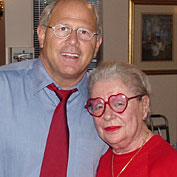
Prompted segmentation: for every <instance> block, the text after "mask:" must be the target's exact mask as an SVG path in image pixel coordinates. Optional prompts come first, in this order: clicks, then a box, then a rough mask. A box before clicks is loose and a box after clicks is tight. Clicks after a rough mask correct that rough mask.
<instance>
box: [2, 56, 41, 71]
mask: <svg viewBox="0 0 177 177" xmlns="http://www.w3.org/2000/svg"><path fill="white" fill-rule="evenodd" d="M37 60H38V59H30V60H26V61H22V62H16V63H11V64H7V65H3V66H0V72H8V71H14V72H15V71H20V70H28V69H30V68H31V67H32V66H33V64H34V63H35V62H36V61H37Z"/></svg>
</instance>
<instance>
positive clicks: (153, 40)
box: [129, 0, 177, 75]
mask: <svg viewBox="0 0 177 177" xmlns="http://www.w3.org/2000/svg"><path fill="white" fill-rule="evenodd" d="M175 8H177V0H129V63H131V64H135V65H137V67H138V68H139V69H141V70H142V71H144V72H145V73H146V74H150V75H155V74H177V14H176V13H175ZM175 50H176V51H175Z"/></svg>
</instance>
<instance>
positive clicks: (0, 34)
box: [0, 8, 5, 65]
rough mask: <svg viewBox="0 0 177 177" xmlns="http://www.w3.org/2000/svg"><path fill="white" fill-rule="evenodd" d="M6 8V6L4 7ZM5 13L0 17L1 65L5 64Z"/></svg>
mask: <svg viewBox="0 0 177 177" xmlns="http://www.w3.org/2000/svg"><path fill="white" fill-rule="evenodd" d="M4 9H5V8H4ZM4 14H5V13H3V17H2V18H0V65H4V64H5V15H4Z"/></svg>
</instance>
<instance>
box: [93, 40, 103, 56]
mask: <svg viewBox="0 0 177 177" xmlns="http://www.w3.org/2000/svg"><path fill="white" fill-rule="evenodd" d="M101 43H102V37H100V38H99V39H97V41H96V47H95V52H94V57H96V55H97V52H98V50H99V48H100V45H101Z"/></svg>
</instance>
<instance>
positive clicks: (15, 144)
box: [0, 0, 107, 177]
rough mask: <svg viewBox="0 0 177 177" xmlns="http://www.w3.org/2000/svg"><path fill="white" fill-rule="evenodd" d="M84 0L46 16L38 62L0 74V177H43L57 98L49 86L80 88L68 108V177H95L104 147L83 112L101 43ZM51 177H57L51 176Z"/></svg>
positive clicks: (65, 1) (61, 4)
mask: <svg viewBox="0 0 177 177" xmlns="http://www.w3.org/2000/svg"><path fill="white" fill-rule="evenodd" d="M95 12H96V11H95V9H94V8H93V7H92V6H91V5H90V4H88V3H87V2H86V1H85V0H60V1H55V2H53V3H51V4H50V5H49V6H48V7H46V9H45V10H44V12H43V14H42V16H41V19H40V24H39V27H38V29H37V32H38V37H39V42H40V47H41V48H42V50H41V55H40V58H38V59H34V60H29V61H25V62H21V63H16V64H11V65H7V66H3V67H1V68H0V93H1V94H0V100H1V102H0V176H1V177H38V176H39V175H40V170H41V165H42V161H43V156H44V151H45V146H46V141H47V136H48V133H49V127H50V123H51V120H52V115H53V113H54V110H55V108H56V106H57V105H58V102H59V101H58V97H57V96H56V95H55V93H54V92H53V91H51V90H49V89H48V88H46V86H47V85H49V84H51V83H55V85H56V86H57V87H58V88H59V89H69V90H70V89H72V88H77V89H78V91H77V92H74V93H73V94H72V95H71V96H70V98H69V100H68V102H67V121H68V127H69V133H70V134H69V136H70V139H69V160H68V168H67V177H94V176H95V173H96V168H97V165H98V161H99V158H100V156H101V155H102V154H103V153H104V152H105V150H106V148H107V147H106V145H105V144H104V143H103V142H102V141H101V140H100V139H99V137H98V136H97V133H96V130H95V127H94V125H93V119H92V117H90V116H89V114H88V113H87V111H86V110H85V109H84V105H85V102H86V99H87V88H86V81H87V76H86V72H87V68H88V65H89V64H90V62H91V60H92V58H93V56H95V55H96V54H97V51H98V49H99V46H100V44H101V42H102V39H101V37H100V36H99V35H98V32H99V27H98V20H99V19H98V17H97V14H96V13H95ZM49 177H53V176H49Z"/></svg>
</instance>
